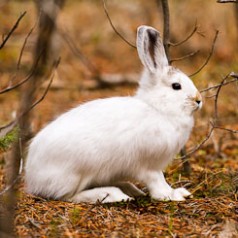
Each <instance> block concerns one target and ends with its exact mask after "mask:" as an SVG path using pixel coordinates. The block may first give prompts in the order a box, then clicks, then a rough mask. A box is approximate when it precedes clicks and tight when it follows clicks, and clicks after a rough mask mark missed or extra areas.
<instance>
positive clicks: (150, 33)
mask: <svg viewBox="0 0 238 238" xmlns="http://www.w3.org/2000/svg"><path fill="white" fill-rule="evenodd" d="M147 33H148V37H149V40H150V42H151V43H152V44H156V41H157V39H158V37H159V32H158V31H154V30H152V29H148V30H147Z"/></svg>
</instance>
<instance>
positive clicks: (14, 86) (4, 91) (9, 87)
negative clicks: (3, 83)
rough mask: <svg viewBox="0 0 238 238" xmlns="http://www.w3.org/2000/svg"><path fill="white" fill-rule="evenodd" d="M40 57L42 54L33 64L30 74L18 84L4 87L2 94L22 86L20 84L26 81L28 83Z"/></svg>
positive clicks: (0, 92)
mask: <svg viewBox="0 0 238 238" xmlns="http://www.w3.org/2000/svg"><path fill="white" fill-rule="evenodd" d="M40 58H41V54H40V55H39V56H38V58H37V60H36V62H35V63H34V65H33V66H32V69H31V72H30V73H29V75H28V76H26V77H25V78H24V79H22V80H21V81H20V82H18V83H17V84H15V85H13V86H8V87H6V88H5V89H2V90H1V91H0V94H3V93H7V92H9V91H11V90H13V89H16V88H18V87H20V86H21V85H23V84H24V83H26V82H27V81H28V80H29V79H30V78H31V77H32V76H33V75H34V73H35V71H36V68H37V65H38V62H39V60H40Z"/></svg>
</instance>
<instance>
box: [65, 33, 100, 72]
mask: <svg viewBox="0 0 238 238" xmlns="http://www.w3.org/2000/svg"><path fill="white" fill-rule="evenodd" d="M61 35H62V37H63V39H64V40H65V41H66V43H67V44H68V46H69V48H70V50H71V51H72V52H73V53H74V54H75V55H76V56H77V57H79V58H80V60H81V61H82V63H83V64H84V66H85V67H86V68H87V69H88V70H89V71H90V72H91V73H93V74H94V75H99V74H100V73H99V71H98V69H97V68H96V67H95V66H94V65H93V64H92V62H91V61H90V60H89V59H88V58H87V57H86V56H85V55H84V54H83V53H82V52H81V51H80V49H79V48H78V47H77V46H76V44H75V42H74V41H73V39H72V38H71V37H70V36H69V35H68V34H67V33H65V32H61Z"/></svg>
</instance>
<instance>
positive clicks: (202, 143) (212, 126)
mask: <svg viewBox="0 0 238 238" xmlns="http://www.w3.org/2000/svg"><path fill="white" fill-rule="evenodd" d="M210 124H211V128H210V130H209V132H208V133H207V135H206V137H205V138H204V139H203V140H202V142H201V143H199V144H198V145H197V146H195V147H194V148H193V149H192V150H190V151H189V152H188V153H187V154H186V155H184V156H181V157H179V159H185V158H186V157H188V156H189V155H191V154H193V153H195V152H196V151H197V150H199V149H200V148H201V147H202V146H203V145H204V144H205V143H206V142H207V141H208V140H209V139H210V138H211V136H212V133H213V131H214V129H215V127H214V125H213V123H212V122H210Z"/></svg>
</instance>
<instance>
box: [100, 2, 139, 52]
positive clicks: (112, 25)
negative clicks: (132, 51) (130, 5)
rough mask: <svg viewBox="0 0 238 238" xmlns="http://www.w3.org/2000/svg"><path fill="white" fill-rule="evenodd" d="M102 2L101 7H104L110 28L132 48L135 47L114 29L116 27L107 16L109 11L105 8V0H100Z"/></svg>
mask: <svg viewBox="0 0 238 238" xmlns="http://www.w3.org/2000/svg"><path fill="white" fill-rule="evenodd" d="M102 2H103V8H104V11H105V13H106V16H107V19H108V21H109V23H110V25H111V27H112V29H113V30H114V31H115V33H116V34H117V35H118V36H119V37H120V38H121V39H122V40H123V41H125V42H126V43H127V44H128V45H129V46H131V47H133V48H136V46H135V45H134V44H132V43H131V42H129V41H128V40H127V39H126V38H125V37H124V36H122V34H121V33H120V32H119V31H118V30H117V29H116V27H115V26H114V24H113V23H112V20H111V18H110V16H109V13H108V10H107V5H106V2H105V0H102Z"/></svg>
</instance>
